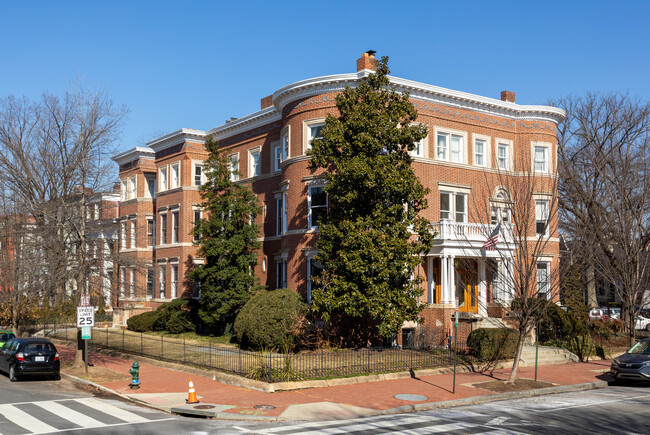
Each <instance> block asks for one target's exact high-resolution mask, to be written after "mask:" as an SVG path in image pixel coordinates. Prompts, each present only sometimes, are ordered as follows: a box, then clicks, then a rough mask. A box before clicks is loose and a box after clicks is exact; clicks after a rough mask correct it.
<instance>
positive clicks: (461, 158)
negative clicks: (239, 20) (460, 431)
mask: <svg viewBox="0 0 650 435" xmlns="http://www.w3.org/2000/svg"><path fill="white" fill-rule="evenodd" d="M376 62H377V61H376V59H374V56H373V55H372V54H371V52H369V53H364V54H363V55H362V57H361V58H359V59H358V60H357V72H355V73H347V74H337V75H330V76H324V77H317V78H312V79H307V80H303V81H300V82H296V83H292V84H290V85H287V86H285V87H283V88H280V89H278V90H277V91H276V92H275V93H274V94H273V95H270V96H267V97H265V98H262V99H261V108H260V110H259V111H257V112H255V113H252V114H250V115H247V116H245V117H242V118H238V119H234V118H233V119H232V120H230V121H227V122H226V123H225V124H223V125H221V126H218V127H216V128H213V129H211V130H209V131H198V130H191V129H181V130H178V131H175V132H173V133H170V134H167V135H165V136H162V137H160V138H158V139H156V140H153V141H151V142H149V143H148V144H147V145H148V146H147V147H137V148H133V149H131V150H129V151H126V152H124V153H121V154H119V155H117V156H115V157H113V160H114V161H115V162H116V163H117V164H118V165H119V167H120V179H121V183H122V195H121V200H120V225H121V229H120V243H119V249H120V255H121V256H122V257H125V258H127V257H128V258H129V259H130V263H129V264H125V265H124V266H121V267H120V283H124V285H123V286H122V287H124V288H126V289H128V290H124V291H122V290H121V294H120V297H119V301H120V302H119V306H120V307H133V306H137V307H138V308H139V309H140V310H141V309H142V308H145V307H156V306H158V305H159V304H161V303H163V302H165V301H168V300H170V299H173V298H177V297H198V296H199V294H200V293H199V292H200V286H198V285H194V283H192V282H190V281H189V280H187V279H185V278H184V277H185V274H186V272H187V271H188V270H190V269H191V268H192V267H193V265H194V264H200V263H201V261H202V260H201V259H200V258H196V257H195V253H196V251H197V248H196V247H195V246H193V235H192V227H193V222H194V221H195V220H196V219H198V218H200V217H201V216H202V214H201V213H202V212H201V208H200V203H201V198H200V194H199V191H198V189H199V185H200V184H201V183H203V182H204V180H205V177H204V174H203V168H202V162H203V161H204V160H205V158H206V157H207V152H206V150H205V147H204V142H205V138H206V136H208V135H212V136H213V137H214V138H215V139H216V140H217V141H219V143H220V145H221V146H222V147H223V148H224V149H226V150H227V154H228V156H229V158H230V161H231V162H232V167H233V169H234V170H236V171H237V172H238V174H239V175H236V174H235V173H234V174H233V180H235V181H237V182H241V183H245V184H248V185H250V186H251V188H252V190H253V192H254V193H255V194H257V195H258V197H259V201H260V204H262V205H263V210H264V212H263V214H262V215H261V216H259V217H258V220H259V222H258V223H259V224H260V225H261V227H262V234H261V237H262V242H263V243H262V250H261V252H260V257H259V261H258V266H257V268H256V270H255V273H256V274H257V276H259V277H260V279H261V282H262V284H263V285H265V286H267V287H268V288H270V289H273V288H282V287H288V288H291V289H294V290H295V291H297V292H298V293H299V294H301V295H303V297H304V298H305V300H306V301H310V300H311V276H312V275H313V274H314V272H315V271H316V270H317V269H318V268H319V266H320V265H319V264H318V263H317V262H316V261H315V260H314V256H315V255H316V253H317V250H316V247H315V246H316V237H317V234H318V228H317V227H316V226H315V224H314V223H315V222H316V221H317V217H318V216H321V215H324V214H325V213H326V211H327V196H326V194H325V193H324V192H323V182H322V178H321V177H319V173H318V172H315V171H313V170H310V169H309V167H308V165H309V157H308V156H307V154H306V153H307V150H308V149H309V147H310V140H311V139H313V138H314V137H317V136H319V134H320V131H321V128H322V127H323V125H324V121H325V117H326V115H327V114H334V115H335V114H336V107H335V101H334V100H335V97H336V95H337V93H339V92H341V91H342V90H343V89H344V88H345V87H346V86H354V85H355V83H357V81H358V80H359V79H361V78H362V77H365V76H367V75H368V74H371V73H372V71H373V70H374V69H375V68H376ZM391 83H392V84H393V85H394V86H395V87H396V88H397V89H398V90H399V91H405V92H409V93H410V98H411V100H412V101H413V104H414V105H415V106H416V108H417V110H418V113H419V115H418V122H420V123H422V124H426V125H427V126H428V129H429V135H428V137H427V138H425V139H424V140H423V141H422V142H421V143H419V144H417V146H416V148H415V150H414V151H413V157H414V162H413V167H414V170H415V172H416V174H417V175H418V176H419V177H420V179H421V181H422V183H423V184H424V185H425V186H426V187H428V188H429V189H430V190H431V192H430V194H429V196H428V201H429V208H428V209H427V210H426V211H425V217H427V218H428V219H429V220H430V221H431V222H432V223H434V227H435V228H436V230H437V231H438V233H439V234H438V236H437V237H436V239H435V242H434V246H433V248H432V249H431V251H430V252H429V253H428V255H427V256H425V257H424V258H423V259H422V264H421V266H420V267H419V268H418V270H416V271H415V272H414V273H415V274H417V275H419V276H421V277H423V278H424V282H423V291H422V296H421V298H420V302H421V303H423V304H426V308H425V309H424V311H423V315H422V316H423V318H424V325H428V326H431V327H433V328H435V329H436V330H437V331H439V332H440V334H439V335H438V337H439V338H440V339H442V338H444V337H446V336H447V335H448V334H449V331H450V327H451V316H452V314H453V312H454V311H455V308H456V301H458V305H459V307H458V308H459V310H460V311H462V312H466V313H467V314H464V315H463V316H462V317H464V318H466V319H467V320H473V321H475V320H480V319H482V318H485V317H487V316H488V314H491V315H495V316H500V315H501V314H502V313H503V311H502V310H501V309H499V308H500V307H501V306H503V304H507V303H508V302H509V299H510V296H509V292H508V291H506V289H507V288H508V283H507V282H506V281H507V279H505V277H507V276H508V274H507V273H505V271H506V270H507V269H508V267H509V264H508V263H509V261H508V259H507V255H506V256H505V257H504V254H503V252H504V251H507V250H506V249H505V245H503V240H504V239H507V238H508V237H509V228H510V217H509V216H510V215H509V211H508V202H509V192H508V191H507V189H506V188H504V186H502V185H500V184H499V182H498V179H499V177H498V176H497V174H508V175H512V176H517V175H518V174H521V173H530V172H531V171H534V173H535V176H536V177H537V176H538V177H546V178H549V179H552V178H554V177H555V175H556V157H555V156H556V146H557V137H556V127H557V123H558V122H559V121H561V120H562V119H563V118H564V112H563V111H562V110H560V109H557V108H554V107H547V106H522V105H518V104H516V103H515V95H514V93H513V92H509V91H503V92H501V98H500V99H492V98H487V97H482V96H477V95H472V94H468V93H464V92H459V91H452V90H449V89H445V88H441V87H437V86H433V85H428V84H424V83H418V82H413V81H410V80H405V79H401V78H397V77H391ZM553 194H554V193H553V192H537V193H536V201H535V204H534V205H532V204H531V207H535V209H536V216H537V221H538V225H537V228H538V229H539V231H541V232H542V233H544V232H547V231H548V228H556V227H557V226H556V225H551V226H549V225H547V223H548V221H549V219H550V220H553V221H555V220H556V219H557V216H556V215H554V214H553V213H551V215H549V213H548V209H549V208H548V203H549V200H551V199H552V195H553ZM480 210H484V211H485V213H481V212H480ZM498 222H502V225H501V227H500V228H501V240H500V241H499V244H500V245H499V246H498V248H499V249H498V250H496V251H489V250H488V251H486V250H482V249H481V247H482V246H483V244H484V243H485V241H486V238H487V235H489V234H490V233H491V231H492V229H493V228H494V226H495V225H496V224H497V223H498ZM555 231H556V230H555ZM550 237H551V240H552V243H551V244H550V245H549V246H547V249H545V251H544V252H543V255H541V256H538V266H537V267H538V273H537V281H538V286H539V292H540V293H541V295H542V296H544V292H545V291H546V292H547V291H548V290H547V289H548V283H549V282H550V280H551V276H553V275H555V276H556V274H557V273H558V243H557V234H550ZM498 252H501V254H499V253H498ZM547 296H548V295H547ZM130 314H132V313H125V316H124V319H125V318H126V317H128V316H129V315H130ZM468 325H469V323H468ZM413 327H415V325H405V329H406V330H407V332H408V329H410V328H413ZM468 327H469V326H468Z"/></svg>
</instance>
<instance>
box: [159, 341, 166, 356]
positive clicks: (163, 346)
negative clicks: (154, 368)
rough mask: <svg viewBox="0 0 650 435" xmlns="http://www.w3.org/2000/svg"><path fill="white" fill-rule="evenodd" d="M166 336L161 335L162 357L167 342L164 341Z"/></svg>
mask: <svg viewBox="0 0 650 435" xmlns="http://www.w3.org/2000/svg"><path fill="white" fill-rule="evenodd" d="M164 339H165V337H164V336H162V335H161V336H160V358H162V356H163V353H165V343H164Z"/></svg>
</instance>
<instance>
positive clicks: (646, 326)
mask: <svg viewBox="0 0 650 435" xmlns="http://www.w3.org/2000/svg"><path fill="white" fill-rule="evenodd" d="M645 330H646V331H649V332H650V323H648V324H647V325H645Z"/></svg>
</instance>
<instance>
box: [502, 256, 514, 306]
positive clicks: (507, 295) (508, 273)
mask: <svg viewBox="0 0 650 435" xmlns="http://www.w3.org/2000/svg"><path fill="white" fill-rule="evenodd" d="M501 263H502V265H501V266H502V268H503V269H502V270H503V290H504V292H503V293H504V294H503V300H504V301H505V302H506V303H507V304H510V302H512V300H513V299H514V294H513V293H514V289H515V285H514V276H513V274H512V261H511V260H510V259H504V260H503V261H502V262H501Z"/></svg>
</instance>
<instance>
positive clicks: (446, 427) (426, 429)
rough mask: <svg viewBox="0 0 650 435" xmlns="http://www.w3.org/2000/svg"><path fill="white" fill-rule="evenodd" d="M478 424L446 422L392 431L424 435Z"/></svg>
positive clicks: (397, 434) (467, 427) (407, 434)
mask: <svg viewBox="0 0 650 435" xmlns="http://www.w3.org/2000/svg"><path fill="white" fill-rule="evenodd" d="M478 426H479V425H478V424H473V423H463V422H459V423H448V424H439V425H436V426H429V427H422V428H418V429H409V430H404V431H397V432H393V435H424V434H429V433H441V432H449V431H452V430H459V429H470V428H474V427H478Z"/></svg>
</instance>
